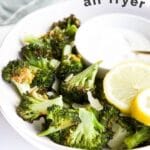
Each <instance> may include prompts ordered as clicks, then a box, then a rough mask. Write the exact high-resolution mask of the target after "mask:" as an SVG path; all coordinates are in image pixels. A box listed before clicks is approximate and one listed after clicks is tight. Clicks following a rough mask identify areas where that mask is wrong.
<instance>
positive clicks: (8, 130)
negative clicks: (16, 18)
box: [0, 26, 37, 150]
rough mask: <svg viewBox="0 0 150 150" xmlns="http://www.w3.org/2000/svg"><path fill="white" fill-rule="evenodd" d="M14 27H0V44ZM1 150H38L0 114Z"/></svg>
mask: <svg viewBox="0 0 150 150" xmlns="http://www.w3.org/2000/svg"><path fill="white" fill-rule="evenodd" d="M11 28H12V26H5V27H0V43H1V42H2V41H3V39H4V37H5V35H6V34H7V33H8V32H9V30H10V29H11ZM0 150H37V149H36V148H35V147H33V146H32V145H31V144H29V143H27V142H26V141H25V140H24V139H23V138H22V137H21V136H20V135H19V134H18V133H17V132H16V131H15V130H14V129H13V128H12V127H11V126H10V125H9V124H8V122H7V121H6V120H5V118H4V117H3V116H2V114H1V113H0Z"/></svg>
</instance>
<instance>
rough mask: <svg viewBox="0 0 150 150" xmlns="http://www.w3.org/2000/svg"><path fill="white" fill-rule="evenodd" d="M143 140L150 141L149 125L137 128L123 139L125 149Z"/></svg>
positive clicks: (134, 146) (133, 146) (141, 142)
mask: <svg viewBox="0 0 150 150" xmlns="http://www.w3.org/2000/svg"><path fill="white" fill-rule="evenodd" d="M144 142H150V127H147V126H143V127H142V128H141V129H138V130H137V131H136V132H135V133H133V134H130V135H129V136H128V137H126V138H125V140H124V144H125V147H126V149H133V148H136V147H137V146H140V145H141V144H143V143H144Z"/></svg>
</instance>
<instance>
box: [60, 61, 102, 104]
mask: <svg viewBox="0 0 150 150" xmlns="http://www.w3.org/2000/svg"><path fill="white" fill-rule="evenodd" d="M99 63H100V62H97V63H95V64H93V65H91V66H90V67H88V68H87V69H85V70H84V71H82V72H81V73H78V74H77V75H74V76H69V77H67V78H66V79H65V81H64V82H62V84H61V86H60V92H61V93H62V95H64V96H65V97H68V99H70V100H72V101H75V102H80V103H83V102H84V101H85V100H87V92H88V91H92V90H94V88H95V87H94V83H95V78H96V74H97V72H98V68H99Z"/></svg>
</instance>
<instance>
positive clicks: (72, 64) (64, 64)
mask: <svg viewBox="0 0 150 150" xmlns="http://www.w3.org/2000/svg"><path fill="white" fill-rule="evenodd" d="M82 70H83V63H82V59H81V56H80V55H77V54H76V55H75V54H73V53H72V46H71V45H66V46H65V47H64V49H63V54H62V60H61V64H60V67H59V70H58V75H57V77H58V78H59V79H61V80H63V79H65V78H66V77H67V76H69V75H70V74H74V75H75V74H77V73H79V72H81V71H82Z"/></svg>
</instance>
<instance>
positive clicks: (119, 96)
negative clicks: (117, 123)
mask: <svg viewBox="0 0 150 150" xmlns="http://www.w3.org/2000/svg"><path fill="white" fill-rule="evenodd" d="M103 86H104V93H105V96H106V99H107V100H108V102H109V103H111V104H112V105H114V106H116V107H117V108H118V109H119V110H120V111H121V112H123V113H125V114H130V106H131V102H132V101H133V99H135V98H136V96H137V95H138V93H139V92H141V91H143V90H144V89H147V88H150V65H149V64H146V63H143V62H139V61H138V62H137V61H131V62H125V63H122V64H120V65H118V66H116V67H115V68H114V69H112V70H111V71H110V72H109V73H108V74H107V75H106V76H105V78H104V82H103Z"/></svg>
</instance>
